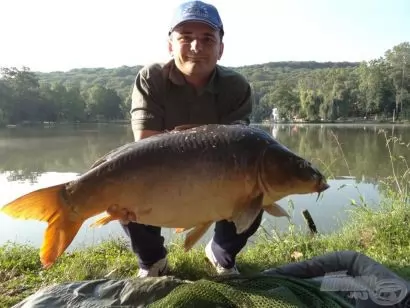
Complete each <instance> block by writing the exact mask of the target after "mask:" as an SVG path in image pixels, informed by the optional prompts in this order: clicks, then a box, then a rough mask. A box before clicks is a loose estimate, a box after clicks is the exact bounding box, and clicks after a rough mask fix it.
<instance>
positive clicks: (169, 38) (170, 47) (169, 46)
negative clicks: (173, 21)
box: [168, 33, 173, 57]
mask: <svg viewBox="0 0 410 308" xmlns="http://www.w3.org/2000/svg"><path fill="white" fill-rule="evenodd" d="M168 53H169V54H170V56H171V57H172V56H173V48H172V33H171V34H170V35H169V36H168Z"/></svg>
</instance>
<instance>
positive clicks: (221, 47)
mask: <svg viewBox="0 0 410 308" xmlns="http://www.w3.org/2000/svg"><path fill="white" fill-rule="evenodd" d="M223 53H224V43H223V42H221V46H220V47H219V57H218V60H221V58H222V54H223Z"/></svg>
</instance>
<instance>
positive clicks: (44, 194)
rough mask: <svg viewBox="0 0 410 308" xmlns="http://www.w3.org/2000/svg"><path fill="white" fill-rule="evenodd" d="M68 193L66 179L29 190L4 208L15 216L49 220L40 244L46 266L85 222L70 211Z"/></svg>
mask: <svg viewBox="0 0 410 308" xmlns="http://www.w3.org/2000/svg"><path fill="white" fill-rule="evenodd" d="M64 193H65V183H63V184H59V185H54V186H50V187H47V188H42V189H38V190H35V191H33V192H30V193H28V194H25V195H23V196H22V197H19V198H17V199H15V200H14V201H12V202H10V203H8V204H6V205H5V206H4V207H2V208H1V209H0V212H2V213H5V214H7V215H9V216H11V217H13V218H19V219H33V220H39V221H46V222H47V223H48V225H47V229H46V231H45V235H44V240H43V243H42V246H41V248H40V260H41V263H42V264H43V266H44V267H45V268H48V267H50V266H51V265H52V264H53V263H54V262H55V260H56V259H57V258H58V257H59V256H60V255H61V254H62V253H63V252H64V250H65V249H66V248H67V247H68V246H69V245H70V243H71V242H72V240H73V238H74V237H75V235H76V234H77V233H78V230H79V229H80V227H81V225H82V224H83V222H84V220H83V219H81V218H79V217H78V216H77V217H75V216H73V215H70V214H71V213H70V211H71V210H70V207H69V206H67V205H66V202H65V200H64V199H63V196H64ZM74 217H75V218H74Z"/></svg>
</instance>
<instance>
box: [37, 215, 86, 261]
mask: <svg viewBox="0 0 410 308" xmlns="http://www.w3.org/2000/svg"><path fill="white" fill-rule="evenodd" d="M83 223H84V220H76V221H72V220H70V219H68V217H61V216H60V217H58V218H57V219H55V220H53V221H52V222H51V223H49V225H48V227H47V230H46V233H45V237H44V242H43V245H42V246H41V249H40V260H41V263H42V264H43V267H44V268H46V269H47V268H49V267H50V266H52V265H53V264H54V262H55V261H56V259H57V258H58V257H59V256H61V255H62V254H63V252H64V251H65V250H66V249H67V247H68V246H69V245H70V244H71V242H72V241H73V239H74V237H75V236H76V234H77V233H78V231H79V230H80V228H81V225H82V224H83Z"/></svg>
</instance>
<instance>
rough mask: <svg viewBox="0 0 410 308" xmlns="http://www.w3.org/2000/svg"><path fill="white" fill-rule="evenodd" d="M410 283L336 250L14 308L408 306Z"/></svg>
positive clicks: (74, 288) (87, 289) (57, 290)
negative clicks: (248, 269) (220, 274)
mask: <svg viewBox="0 0 410 308" xmlns="http://www.w3.org/2000/svg"><path fill="white" fill-rule="evenodd" d="M408 290H410V283H409V282H407V281H405V280H403V279H402V278H400V277H399V276H397V275H396V274H394V273H393V272H391V271H389V270H388V269H386V268H385V267H383V266H382V265H381V264H379V263H377V262H375V261H374V260H372V259H371V258H369V257H367V256H365V255H363V254H360V253H357V252H354V251H340V252H334V253H329V254H326V255H323V256H318V257H315V258H312V259H310V260H307V261H302V262H295V263H291V264H288V265H285V266H281V267H278V268H272V269H268V270H265V271H263V272H261V273H257V274H254V275H240V276H236V277H225V278H216V279H212V280H211V279H201V280H197V281H187V280H181V279H178V278H176V277H171V276H169V277H159V278H130V279H121V280H113V279H101V280H92V281H81V282H72V283H64V284H59V285H55V286H49V287H47V288H44V289H41V290H39V291H37V292H36V293H35V294H33V295H31V296H30V297H28V298H26V299H25V300H23V301H22V302H20V303H19V304H17V305H15V306H14V307H13V308H29V307H30V308H37V307H41V308H42V307H70V308H80V307H81V308H94V307H124V308H125V307H129V308H131V307H149V308H157V307H181V308H182V307H184V308H185V307H193V308H194V307H198V308H199V307H261V308H264V307H279V308H281V307H283V308H288V307H318V308H322V307H323V308H325V307H329V308H332V307H335V308H341V307H358V308H373V307H403V308H404V307H410V293H408Z"/></svg>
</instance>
